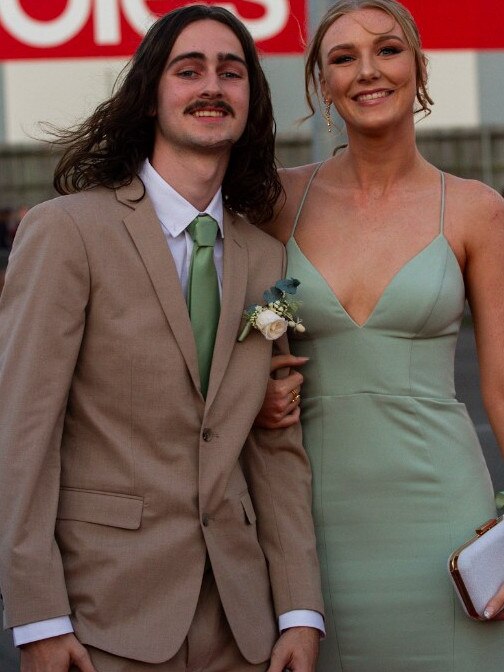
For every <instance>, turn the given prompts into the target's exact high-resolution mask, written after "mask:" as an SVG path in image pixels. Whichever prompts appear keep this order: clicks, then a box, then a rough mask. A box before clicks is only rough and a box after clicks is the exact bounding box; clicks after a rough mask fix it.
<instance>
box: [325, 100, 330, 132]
mask: <svg viewBox="0 0 504 672" xmlns="http://www.w3.org/2000/svg"><path fill="white" fill-rule="evenodd" d="M324 105H325V111H324V118H325V120H326V124H327V130H328V131H329V133H332V129H331V126H332V121H331V101H330V100H327V98H324Z"/></svg>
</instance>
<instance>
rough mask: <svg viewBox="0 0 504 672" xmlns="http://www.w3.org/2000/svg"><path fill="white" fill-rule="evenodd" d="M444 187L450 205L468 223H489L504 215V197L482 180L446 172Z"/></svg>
mask: <svg viewBox="0 0 504 672" xmlns="http://www.w3.org/2000/svg"><path fill="white" fill-rule="evenodd" d="M446 187H447V194H448V196H447V198H449V199H450V201H451V203H452V207H453V208H454V209H455V211H456V212H457V213H458V214H459V215H460V217H461V218H462V219H463V221H465V222H466V223H467V224H468V225H471V224H472V222H478V223H479V225H484V224H485V223H486V224H491V222H495V220H496V219H498V218H500V217H502V216H503V215H504V198H502V196H501V195H500V194H499V193H498V192H497V191H495V189H492V187H490V186H488V185H487V184H484V183H483V182H480V181H478V180H469V179H465V178H462V177H457V176H456V175H451V174H449V173H448V174H446ZM450 196H451V198H450Z"/></svg>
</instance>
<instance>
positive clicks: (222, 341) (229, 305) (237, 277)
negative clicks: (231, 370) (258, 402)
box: [207, 212, 248, 406]
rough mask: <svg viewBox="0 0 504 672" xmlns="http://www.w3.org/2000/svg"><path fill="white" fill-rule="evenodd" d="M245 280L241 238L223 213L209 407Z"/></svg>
mask: <svg viewBox="0 0 504 672" xmlns="http://www.w3.org/2000/svg"><path fill="white" fill-rule="evenodd" d="M247 278H248V254H247V246H246V242H245V240H244V238H243V236H240V235H239V232H238V230H237V228H236V226H234V225H233V217H232V215H230V214H229V213H228V212H224V270H223V278H222V299H221V314H220V319H219V326H218V329H217V336H216V339H215V348H214V354H213V359H212V368H211V371H210V381H209V386H208V393H207V405H208V406H209V405H210V404H211V403H212V402H213V400H214V398H215V395H216V393H217V391H218V389H219V386H220V384H221V383H222V379H223V377H224V374H225V372H226V368H227V365H228V363H229V359H230V357H231V353H232V352H233V349H234V347H235V345H236V339H237V337H238V330H239V328H240V322H241V319H242V313H243V309H244V307H245V306H244V301H245V292H246V289H247Z"/></svg>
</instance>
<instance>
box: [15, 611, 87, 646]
mask: <svg viewBox="0 0 504 672" xmlns="http://www.w3.org/2000/svg"><path fill="white" fill-rule="evenodd" d="M73 631H74V629H73V627H72V623H71V621H70V618H69V617H68V616H57V617H56V618H49V619H48V620H46V621H37V622H35V623H27V624H26V625H18V626H16V627H15V628H12V636H13V638H14V646H22V645H23V644H29V643H30V642H38V641H39V640H40V639H48V638H49V637H58V636H59V635H68V633H70V632H73Z"/></svg>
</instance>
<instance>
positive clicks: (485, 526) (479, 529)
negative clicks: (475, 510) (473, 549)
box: [476, 518, 499, 537]
mask: <svg viewBox="0 0 504 672" xmlns="http://www.w3.org/2000/svg"><path fill="white" fill-rule="evenodd" d="M498 522H499V519H498V518H490V520H487V522H486V523H483V525H481V527H477V528H476V534H477V535H478V537H481V536H482V535H483V534H485V532H488V530H491V529H492V527H495V525H497V523H498Z"/></svg>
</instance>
